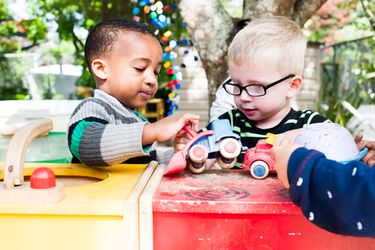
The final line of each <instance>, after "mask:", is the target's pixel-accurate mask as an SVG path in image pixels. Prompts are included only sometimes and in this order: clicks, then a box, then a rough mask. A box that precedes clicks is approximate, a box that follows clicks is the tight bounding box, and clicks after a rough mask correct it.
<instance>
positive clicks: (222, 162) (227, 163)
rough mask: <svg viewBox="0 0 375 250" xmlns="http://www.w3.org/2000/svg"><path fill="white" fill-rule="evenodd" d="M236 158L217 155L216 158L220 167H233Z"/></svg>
mask: <svg viewBox="0 0 375 250" xmlns="http://www.w3.org/2000/svg"><path fill="white" fill-rule="evenodd" d="M236 159H237V158H234V159H227V158H224V157H219V158H218V159H217V164H219V166H220V167H221V168H224V169H226V168H233V167H234V164H235V163H236Z"/></svg>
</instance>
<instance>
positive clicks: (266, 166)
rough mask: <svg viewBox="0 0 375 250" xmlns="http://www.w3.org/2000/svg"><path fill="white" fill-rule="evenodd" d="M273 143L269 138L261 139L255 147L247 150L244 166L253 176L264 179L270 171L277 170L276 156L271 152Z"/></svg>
mask: <svg viewBox="0 0 375 250" xmlns="http://www.w3.org/2000/svg"><path fill="white" fill-rule="evenodd" d="M271 149H272V144H271V143H269V141H267V140H259V141H258V143H257V144H256V146H255V147H253V148H250V149H248V150H247V151H246V153H245V156H244V161H243V163H242V168H243V169H245V170H247V169H249V170H250V174H251V176H253V177H254V178H256V179H264V178H266V177H267V176H268V174H269V172H275V171H276V170H275V167H274V164H275V158H274V156H273V154H272V152H271Z"/></svg>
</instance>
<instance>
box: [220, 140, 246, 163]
mask: <svg viewBox="0 0 375 250" xmlns="http://www.w3.org/2000/svg"><path fill="white" fill-rule="evenodd" d="M219 150H220V154H221V155H222V156H223V157H224V158H227V159H235V158H236V157H237V156H238V155H239V154H240V152H241V145H240V143H239V142H238V141H237V140H236V139H234V138H226V139H224V140H223V141H222V142H221V143H220V146H219Z"/></svg>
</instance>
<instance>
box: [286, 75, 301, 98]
mask: <svg viewBox="0 0 375 250" xmlns="http://www.w3.org/2000/svg"><path fill="white" fill-rule="evenodd" d="M301 86H302V77H301V76H298V75H297V76H295V77H293V78H292V81H291V82H290V84H289V89H288V93H287V97H289V98H293V97H295V96H296V95H297V94H298V92H299V91H300V89H301Z"/></svg>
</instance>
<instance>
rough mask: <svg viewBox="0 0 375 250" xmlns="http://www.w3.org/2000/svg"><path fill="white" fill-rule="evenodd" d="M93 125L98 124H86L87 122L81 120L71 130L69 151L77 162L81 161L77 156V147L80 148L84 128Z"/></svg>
mask: <svg viewBox="0 0 375 250" xmlns="http://www.w3.org/2000/svg"><path fill="white" fill-rule="evenodd" d="M93 123H97V124H100V123H98V122H88V121H84V120H82V121H80V122H79V123H78V124H77V126H76V127H75V128H74V130H73V133H72V141H71V143H70V150H71V151H72V154H73V155H74V156H75V157H77V158H78V159H79V160H81V157H80V155H79V146H80V142H81V138H82V135H83V133H84V132H85V129H86V127H87V126H89V125H90V124H93Z"/></svg>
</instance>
